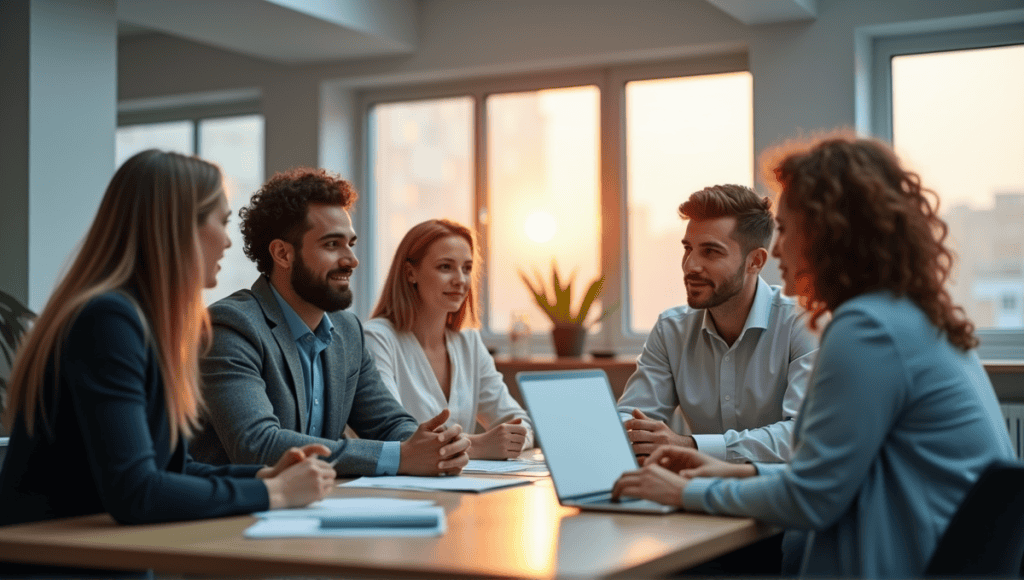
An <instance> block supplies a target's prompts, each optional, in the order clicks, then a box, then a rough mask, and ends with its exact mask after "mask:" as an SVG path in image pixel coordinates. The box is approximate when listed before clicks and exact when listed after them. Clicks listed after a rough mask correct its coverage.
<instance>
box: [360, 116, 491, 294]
mask: <svg viewBox="0 0 1024 580" xmlns="http://www.w3.org/2000/svg"><path fill="white" fill-rule="evenodd" d="M370 133H371V137H370V138H371V143H373V146H374V151H373V160H374V164H373V183H374V190H373V194H374V196H373V201H374V207H375V208H376V218H375V221H374V224H373V225H374V229H373V232H374V235H375V239H374V240H373V242H372V243H373V245H374V248H375V249H376V254H375V256H376V257H375V260H374V261H375V263H374V264H373V269H372V276H373V281H372V283H373V293H372V298H371V299H370V300H371V302H370V304H371V309H372V308H373V305H376V303H377V298H378V297H379V296H380V289H381V286H382V285H383V284H384V278H385V277H387V274H388V269H389V268H390V267H391V260H392V258H394V255H395V250H396V249H397V248H398V244H399V242H401V241H402V238H403V237H404V236H405V234H406V232H408V231H409V230H410V229H411V228H412V227H413V226H414V225H416V224H418V223H420V222H423V221H426V220H428V219H438V218H447V219H451V220H455V221H457V222H460V223H462V224H465V225H467V226H469V227H470V228H473V227H476V221H475V220H474V218H473V207H474V205H475V204H474V194H473V98H472V97H453V98H445V99H431V100H423V101H408V102H402V103H387V104H380V105H376V106H375V107H374V108H373V110H372V111H371V114H370Z"/></svg>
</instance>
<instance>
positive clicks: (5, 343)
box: [0, 290, 36, 436]
mask: <svg viewBox="0 0 1024 580" xmlns="http://www.w3.org/2000/svg"><path fill="white" fill-rule="evenodd" d="M35 317H36V315H35V314H34V313H33V312H32V311H31V310H29V309H28V308H26V307H25V306H23V305H22V304H21V302H18V300H17V299H16V298H14V297H13V296H11V295H10V294H7V293H6V292H3V291H2V290H0V352H2V353H3V364H2V365H0V413H2V412H3V410H4V409H5V408H7V379H8V376H9V375H10V372H11V368H12V367H13V366H14V353H15V351H17V349H18V341H19V340H21V335H23V334H24V333H25V332H26V331H27V330H28V327H29V324H30V323H31V321H32V319H34V318H35ZM4 431H5V428H4V427H3V425H0V436H4Z"/></svg>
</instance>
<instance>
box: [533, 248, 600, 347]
mask: <svg viewBox="0 0 1024 580" xmlns="http://www.w3.org/2000/svg"><path fill="white" fill-rule="evenodd" d="M533 274H534V278H536V280H535V281H533V282H531V281H530V278H529V277H527V275H526V274H525V273H523V271H522V270H520V271H519V277H520V278H522V280H523V283H524V284H526V287H527V288H529V289H530V293H532V294H533V298H534V300H536V302H537V306H539V307H540V309H541V310H542V311H543V312H544V314H546V315H547V317H548V318H550V319H551V322H552V323H553V324H554V325H555V326H554V328H552V329H551V338H552V341H553V342H554V344H555V354H557V355H558V356H560V357H578V356H580V355H581V354H582V353H583V341H584V339H585V338H586V336H587V328H588V327H589V326H590V325H591V324H593V323H595V322H598V321H600V320H601V319H603V318H604V317H605V316H608V315H609V314H611V313H612V311H613V310H614V308H611V309H609V308H606V309H605V310H604V312H602V313H601V315H600V316H598V317H597V318H595V319H594V320H592V321H589V322H588V321H587V315H588V314H590V307H591V305H593V303H594V300H596V299H597V297H598V296H600V295H601V290H602V289H603V288H604V276H600V277H598V278H597V279H595V280H594V281H592V282H591V283H590V286H588V287H587V292H586V293H585V294H584V295H583V301H582V302H580V305H579V308H577V309H576V311H575V312H574V311H573V309H572V285H573V282H574V280H575V278H576V273H575V272H573V273H572V275H570V277H569V280H568V282H566V284H565V286H562V279H561V277H560V276H559V275H558V266H557V264H555V263H554V262H552V263H551V295H550V296H549V295H548V288H547V285H546V284H545V283H544V280H543V278H541V275H540V272H538V271H537V270H534V272H533Z"/></svg>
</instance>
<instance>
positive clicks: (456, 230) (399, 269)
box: [370, 219, 480, 332]
mask: <svg viewBox="0 0 1024 580" xmlns="http://www.w3.org/2000/svg"><path fill="white" fill-rule="evenodd" d="M450 236H458V237H461V238H463V239H464V240H466V242H467V243H468V244H469V250H470V251H471V252H472V253H473V272H472V276H470V280H469V290H468V291H467V292H466V299H465V300H464V301H463V302H462V306H461V307H460V308H459V309H458V310H456V311H455V312H449V313H448V318H447V320H446V321H445V328H448V329H449V330H452V331H455V332H458V331H459V330H462V327H463V326H468V327H471V328H476V327H478V326H480V317H479V314H478V313H477V311H478V310H479V307H478V305H477V287H478V286H479V283H480V268H479V267H477V266H478V264H480V252H479V248H478V247H477V243H476V234H474V233H473V230H471V229H469V228H468V227H466V226H464V225H462V224H460V223H458V222H455V221H452V220H448V219H434V220H427V221H425V222H423V223H420V224H417V225H415V226H413V227H412V229H411V230H409V232H408V233H406V234H405V237H404V238H402V241H401V242H400V243H399V244H398V248H397V249H396V250H395V257H394V259H393V260H391V268H390V269H389V270H388V277H387V278H386V279H385V280H384V288H383V289H382V290H381V293H380V299H379V300H378V301H377V306H376V307H375V308H374V309H373V314H371V315H370V318H386V319H387V320H390V321H391V324H392V325H394V327H395V330H398V331H406V330H412V326H413V322H414V321H415V320H416V308H417V306H418V304H419V295H418V294H417V293H416V289H415V288H414V287H413V285H412V283H411V282H409V279H408V277H407V276H406V275H405V274H406V270H405V269H406V267H407V265H408V266H411V267H416V266H418V265H419V263H420V262H422V261H423V258H424V257H426V255H427V251H428V250H429V249H430V246H431V244H433V243H434V242H436V241H437V240H440V239H442V238H447V237H450Z"/></svg>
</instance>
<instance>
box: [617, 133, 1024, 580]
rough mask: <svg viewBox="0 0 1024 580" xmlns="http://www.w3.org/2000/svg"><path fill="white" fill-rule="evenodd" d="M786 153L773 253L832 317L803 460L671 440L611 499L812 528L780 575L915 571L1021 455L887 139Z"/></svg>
mask: <svg viewBox="0 0 1024 580" xmlns="http://www.w3.org/2000/svg"><path fill="white" fill-rule="evenodd" d="M778 155H779V159H780V160H779V161H777V162H775V163H772V164H771V165H770V169H771V170H772V174H771V178H773V180H774V181H775V183H777V184H778V189H779V197H780V199H779V203H778V210H777V212H778V213H777V215H776V221H777V223H778V235H777V237H776V241H775V245H774V248H773V251H772V254H773V255H774V256H776V257H777V258H779V268H780V269H781V271H782V279H783V282H784V283H785V290H786V293H787V294H796V295H798V296H799V297H800V299H801V302H802V303H803V304H804V305H805V306H806V307H807V308H808V310H809V311H810V324H811V327H812V328H814V326H815V325H816V324H817V321H818V320H819V319H820V318H821V317H822V316H824V315H826V314H827V315H829V318H830V320H829V321H828V324H827V326H826V327H825V329H824V331H823V332H822V338H821V349H820V351H819V353H818V357H817V360H816V362H815V366H814V370H813V371H812V374H811V381H810V384H809V385H808V388H807V396H806V397H805V398H804V402H803V405H802V407H801V408H800V414H799V416H798V417H797V420H796V425H795V428H794V431H793V457H792V458H791V460H790V462H789V463H788V464H760V463H758V464H741V465H737V464H727V463H724V462H721V461H718V460H716V459H713V458H711V457H708V456H705V455H702V454H700V453H698V452H696V451H693V450H690V449H684V448H682V447H674V446H663V447H660V448H658V449H657V450H655V451H654V453H652V454H651V456H650V458H649V459H648V460H647V461H646V462H644V467H643V469H642V470H639V471H635V472H629V473H626V474H624V475H623V476H622V478H620V479H619V481H618V482H617V483H616V485H615V489H614V493H615V494H616V495H627V496H638V497H644V498H647V499H653V500H655V501H660V502H662V503H667V504H671V505H676V506H680V507H683V508H685V509H687V510H697V511H704V512H709V513H716V514H731V515H742V516H748V517H755V518H758V519H760V520H764V521H767V522H770V523H772V524H775V525H779V526H783V527H786V528H789V529H791V530H803V532H799V533H797V534H793V535H792V536H789V537H787V542H786V543H785V544H784V551H786V548H787V547H788V548H790V550H789V551H787V553H786V554H785V557H784V561H785V562H787V563H789V564H793V565H794V566H793V568H796V569H787V570H784V572H789V573H794V574H795V573H799V574H800V575H801V576H829V577H842V576H856V577H865V578H917V577H921V576H922V575H923V574H924V573H925V570H926V567H927V565H928V562H929V561H930V559H931V558H932V556H933V553H934V551H935V548H936V546H937V544H938V541H939V538H940V536H941V535H942V533H943V532H944V531H945V529H946V527H947V526H948V524H949V522H950V519H951V518H952V516H953V514H954V512H955V511H956V510H957V507H958V506H959V504H960V502H961V501H962V500H963V499H964V497H965V495H966V494H967V491H968V490H969V489H970V488H971V486H972V485H973V483H974V482H975V481H976V480H977V479H978V477H979V476H980V474H981V472H982V471H983V470H984V469H985V468H986V467H987V466H988V465H989V464H990V463H992V462H993V461H995V460H999V459H1011V458H1012V457H1013V450H1012V448H1011V446H1010V440H1009V437H1008V435H1007V431H1006V426H1005V424H1004V423H1003V419H1002V416H1001V414H1000V412H999V406H998V403H997V401H996V396H995V393H994V392H993V390H992V384H991V382H989V379H988V376H987V375H986V374H985V369H984V368H983V367H982V365H981V362H980V360H979V359H978V355H977V352H975V350H974V348H975V347H976V346H977V345H978V340H977V338H976V337H975V336H974V326H973V324H972V323H971V322H970V320H968V319H967V317H966V316H965V315H964V311H963V309H962V308H960V307H958V306H956V305H955V304H954V303H953V301H952V300H951V298H950V295H949V292H948V290H947V289H946V287H945V283H946V281H947V280H948V278H949V274H950V269H951V267H952V255H951V253H950V251H949V250H948V249H947V247H946V245H945V237H946V225H945V223H944V222H943V221H942V220H941V219H940V218H939V216H938V212H937V204H936V196H935V195H934V193H933V192H931V191H929V190H928V189H926V188H924V187H923V186H922V184H921V180H920V178H919V177H918V176H917V175H916V174H915V173H913V172H911V171H909V170H907V169H906V168H904V167H903V165H902V163H901V162H900V160H899V159H898V158H897V156H896V154H895V153H894V152H893V151H892V150H891V149H890V148H889V147H888V146H887V145H885V144H883V143H881V142H879V141H875V140H872V139H858V138H856V137H852V136H849V135H836V136H831V137H829V138H825V139H822V140H820V141H817V142H814V143H811V144H800V145H798V146H795V147H787V148H784V149H782V150H781V153H778ZM790 538H792V540H790ZM793 540H799V541H800V542H796V545H794V542H793ZM787 568H788V566H787Z"/></svg>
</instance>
